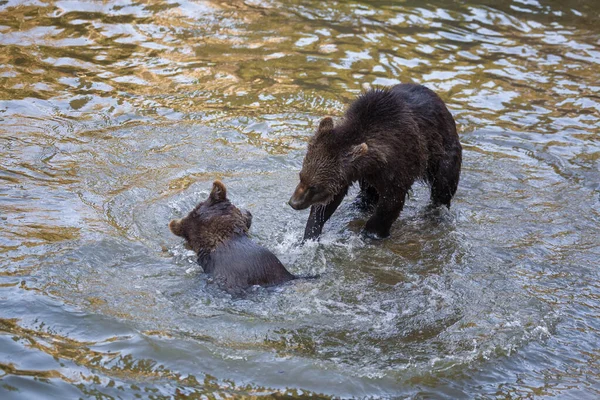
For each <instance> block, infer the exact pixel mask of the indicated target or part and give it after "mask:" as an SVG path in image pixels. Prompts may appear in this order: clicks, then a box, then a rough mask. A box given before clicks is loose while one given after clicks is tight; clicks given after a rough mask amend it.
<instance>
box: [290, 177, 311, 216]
mask: <svg viewBox="0 0 600 400" xmlns="http://www.w3.org/2000/svg"><path fill="white" fill-rule="evenodd" d="M309 192H310V190H309V189H308V188H307V187H305V186H304V185H303V184H302V183H300V184H299V185H298V186H297V187H296V190H295V191H294V194H293V195H292V197H290V201H288V204H289V205H290V206H291V207H292V208H293V209H294V210H304V209H305V208H308V207H309V206H310V205H311V204H310V201H309V200H310V199H309V197H310V196H309Z"/></svg>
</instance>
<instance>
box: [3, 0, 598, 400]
mask: <svg viewBox="0 0 600 400" xmlns="http://www.w3.org/2000/svg"><path fill="white" fill-rule="evenodd" d="M599 15H600V2H598V1H595V0H588V1H585V0H578V1H559V0H512V1H498V0H496V1H466V2H461V1H451V0H439V1H435V0H432V1H412V0H407V1H398V2H392V1H381V2H355V1H348V2H347V1H335V2H322V1H278V0H247V1H240V0H233V1H217V0H214V1H186V0H182V1H140V2H130V1H128V0H123V1H120V0H114V1H102V2H100V1H49V0H48V1H19V0H8V1H7V0H3V1H0V398H2V399H34V398H61V399H62V398H80V397H81V398H132V397H141V398H153V399H161V398H168V397H171V396H180V397H181V398H184V397H185V396H188V395H189V396H191V397H192V398H198V397H200V395H206V396H207V397H209V398H213V397H214V398H222V397H238V396H241V395H266V394H271V393H279V394H288V395H292V396H297V397H301V396H309V395H311V394H312V395H318V396H323V397H326V396H333V397H343V398H348V397H368V396H372V397H386V398H387V397H392V398H447V399H458V398H475V397H478V398H511V399H518V398H532V397H535V398H543V397H553V396H556V397H557V398H561V399H578V400H581V399H593V398H597V396H600V272H599V269H598V264H599V261H600V172H599V160H600V16H599ZM398 82H419V83H423V84H425V85H427V86H428V87H430V88H432V89H434V90H435V91H437V92H438V93H439V94H440V96H441V97H442V98H443V99H444V100H445V101H446V102H447V104H448V107H449V108H450V110H451V111H452V113H453V115H454V116H455V118H456V120H457V123H458V126H459V132H460V137H461V141H462V144H463V148H464V154H463V159H464V164H463V170H462V176H461V182H460V185H459V190H458V193H457V196H456V198H455V200H454V202H453V207H452V208H451V209H450V210H449V211H444V210H441V211H440V210H433V211H432V210H429V209H428V207H427V204H428V198H429V194H428V189H427V188H426V187H424V186H419V185H416V186H415V187H414V190H413V192H412V193H411V196H410V199H409V200H408V202H407V205H406V207H405V210H404V211H403V213H402V214H401V217H400V219H399V220H398V221H397V222H396V223H395V224H394V226H393V229H392V235H391V238H389V239H387V240H383V241H379V242H366V241H363V240H362V239H361V236H360V235H359V232H360V229H361V228H362V226H363V224H364V222H365V220H366V218H368V215H365V214H361V213H359V212H357V211H356V210H354V209H353V208H352V207H351V198H348V200H347V201H346V202H345V203H343V204H342V206H341V207H340V209H339V210H338V212H337V213H336V214H335V215H334V216H333V218H332V220H331V221H330V222H329V223H328V224H327V225H326V227H325V235H324V236H323V238H322V240H321V241H320V242H318V243H314V242H311V243H307V244H305V245H301V243H300V238H301V235H302V233H303V228H304V223H305V221H306V217H307V212H297V211H294V210H292V209H291V208H290V207H289V206H288V205H287V204H286V201H287V199H288V198H289V196H290V195H291V193H292V191H293V189H294V187H295V185H296V183H297V173H298V171H299V169H300V166H301V163H302V158H303V156H304V152H305V147H306V142H307V139H308V138H309V136H310V135H311V134H312V132H313V131H314V128H315V126H316V123H317V122H318V121H319V119H320V118H321V117H322V116H324V115H333V116H334V117H339V116H341V114H342V112H343V110H344V108H345V106H346V105H347V104H348V103H349V102H350V101H351V100H352V99H353V98H354V97H355V96H356V95H357V94H358V93H360V92H361V90H363V89H365V88H368V87H371V86H376V85H391V84H394V83H398ZM216 178H219V179H222V180H223V181H224V182H225V184H227V185H228V188H229V192H230V197H231V199H232V201H233V202H234V203H235V204H237V205H238V206H240V207H245V208H248V209H249V210H250V211H251V212H252V213H253V214H254V225H253V227H252V230H251V233H252V235H253V237H254V239H255V240H256V241H257V242H259V243H261V244H262V245H264V246H266V247H268V248H269V249H271V250H272V251H273V252H274V253H275V254H276V255H277V256H278V257H279V258H280V259H281V260H282V261H283V262H284V264H285V265H286V266H287V267H288V268H289V270H290V271H292V272H293V273H295V274H299V275H310V274H320V278H319V279H317V280H306V281H298V282H294V283H292V284H288V285H284V286H282V287H279V288H276V289H268V290H267V289H260V288H257V289H256V290H253V291H252V292H251V293H249V294H248V295H247V296H245V297H241V298H232V297H231V296H229V295H228V294H227V293H225V292H223V291H220V290H219V289H217V288H216V287H214V285H212V284H210V283H209V282H207V279H206V277H205V276H204V275H203V274H202V270H201V268H200V267H199V266H198V265H197V264H196V263H195V257H194V255H193V254H190V252H189V251H188V250H186V249H185V248H184V246H183V243H182V241H181V240H179V239H178V238H176V237H175V236H173V235H172V234H170V232H169V231H168V228H167V223H168V221H169V220H170V219H172V218H176V217H181V216H182V215H184V214H185V213H187V212H188V211H189V210H190V209H191V208H192V207H193V206H194V205H195V204H196V203H197V202H198V201H200V200H202V199H204V198H205V197H206V196H207V195H208V192H209V190H210V185H211V183H212V181H213V180H214V179H216ZM355 192H356V190H354V193H355Z"/></svg>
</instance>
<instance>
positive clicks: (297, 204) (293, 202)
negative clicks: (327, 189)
mask: <svg viewBox="0 0 600 400" xmlns="http://www.w3.org/2000/svg"><path fill="white" fill-rule="evenodd" d="M288 204H289V205H290V206H291V207H292V208H293V209H294V210H304V209H305V208H308V206H309V204H305V203H304V202H302V201H299V200H297V199H295V198H294V196H292V198H291V199H290V201H288Z"/></svg>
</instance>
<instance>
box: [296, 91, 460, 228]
mask: <svg viewBox="0 0 600 400" xmlns="http://www.w3.org/2000/svg"><path fill="white" fill-rule="evenodd" d="M461 161H462V147H461V145H460V142H459V138H458V135H457V133H456V125H455V122H454V119H453V118H452V115H451V114H450V112H449V111H448V109H447V108H446V106H445V104H444V102H443V101H442V100H441V99H440V98H439V97H438V96H437V95H436V94H435V93H434V92H433V91H431V90H429V89H427V88H426V87H424V86H421V85H415V84H401V85H396V86H394V87H392V88H387V89H374V90H370V91H368V92H366V93H364V94H362V95H361V96H359V97H358V99H356V100H355V101H354V102H353V103H352V104H351V105H350V106H349V108H348V110H347V111H346V113H345V115H344V118H343V120H342V121H341V122H340V123H339V124H338V125H337V126H335V127H334V126H333V122H332V121H331V119H329V118H325V119H323V120H322V121H321V123H320V125H319V128H318V130H317V133H316V134H315V135H314V137H313V138H312V139H311V141H310V143H309V145H308V152H307V154H306V156H305V158H304V163H303V166H302V171H301V172H300V184H299V185H298V187H297V188H296V191H295V193H294V195H293V196H292V199H291V200H290V205H292V207H294V208H296V209H302V208H306V207H308V206H312V207H311V212H310V216H309V219H308V221H307V224H306V230H305V233H304V238H305V239H313V238H316V237H318V236H319V235H320V234H321V231H322V229H323V225H324V224H325V222H326V221H327V220H328V219H329V218H330V217H331V215H332V214H333V212H334V211H335V209H336V208H337V207H338V206H339V204H340V203H341V201H342V199H343V198H344V196H345V195H346V193H347V191H348V187H349V186H350V185H351V184H352V183H353V182H357V181H358V182H359V183H360V187H361V192H360V194H359V197H358V200H359V204H360V205H361V206H362V207H364V208H366V209H368V208H373V207H374V213H373V215H372V216H371V218H370V219H369V220H368V221H367V224H366V226H365V228H364V233H365V234H366V235H367V236H369V237H374V238H383V237H387V236H388V235H389V230H390V227H391V225H392V223H393V222H394V221H395V220H396V219H397V218H398V216H399V214H400V211H401V210H402V208H403V206H404V201H405V197H406V194H407V192H408V190H409V189H410V187H411V186H412V184H413V183H414V182H415V181H416V180H423V181H425V182H427V183H428V184H429V185H430V187H431V200H432V203H433V204H434V205H435V206H439V205H445V206H446V207H450V202H451V200H452V197H453V196H454V194H455V192H456V189H457V186H458V181H459V176H460V167H461Z"/></svg>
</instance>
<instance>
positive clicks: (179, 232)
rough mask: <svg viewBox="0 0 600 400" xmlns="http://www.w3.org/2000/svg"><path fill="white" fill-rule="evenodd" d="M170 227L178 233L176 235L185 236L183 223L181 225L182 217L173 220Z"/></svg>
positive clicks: (174, 232)
mask: <svg viewBox="0 0 600 400" xmlns="http://www.w3.org/2000/svg"><path fill="white" fill-rule="evenodd" d="M169 229H170V230H171V232H172V233H173V234H174V235H176V236H183V229H182V225H181V220H180V219H174V220H172V221H171V222H169Z"/></svg>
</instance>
